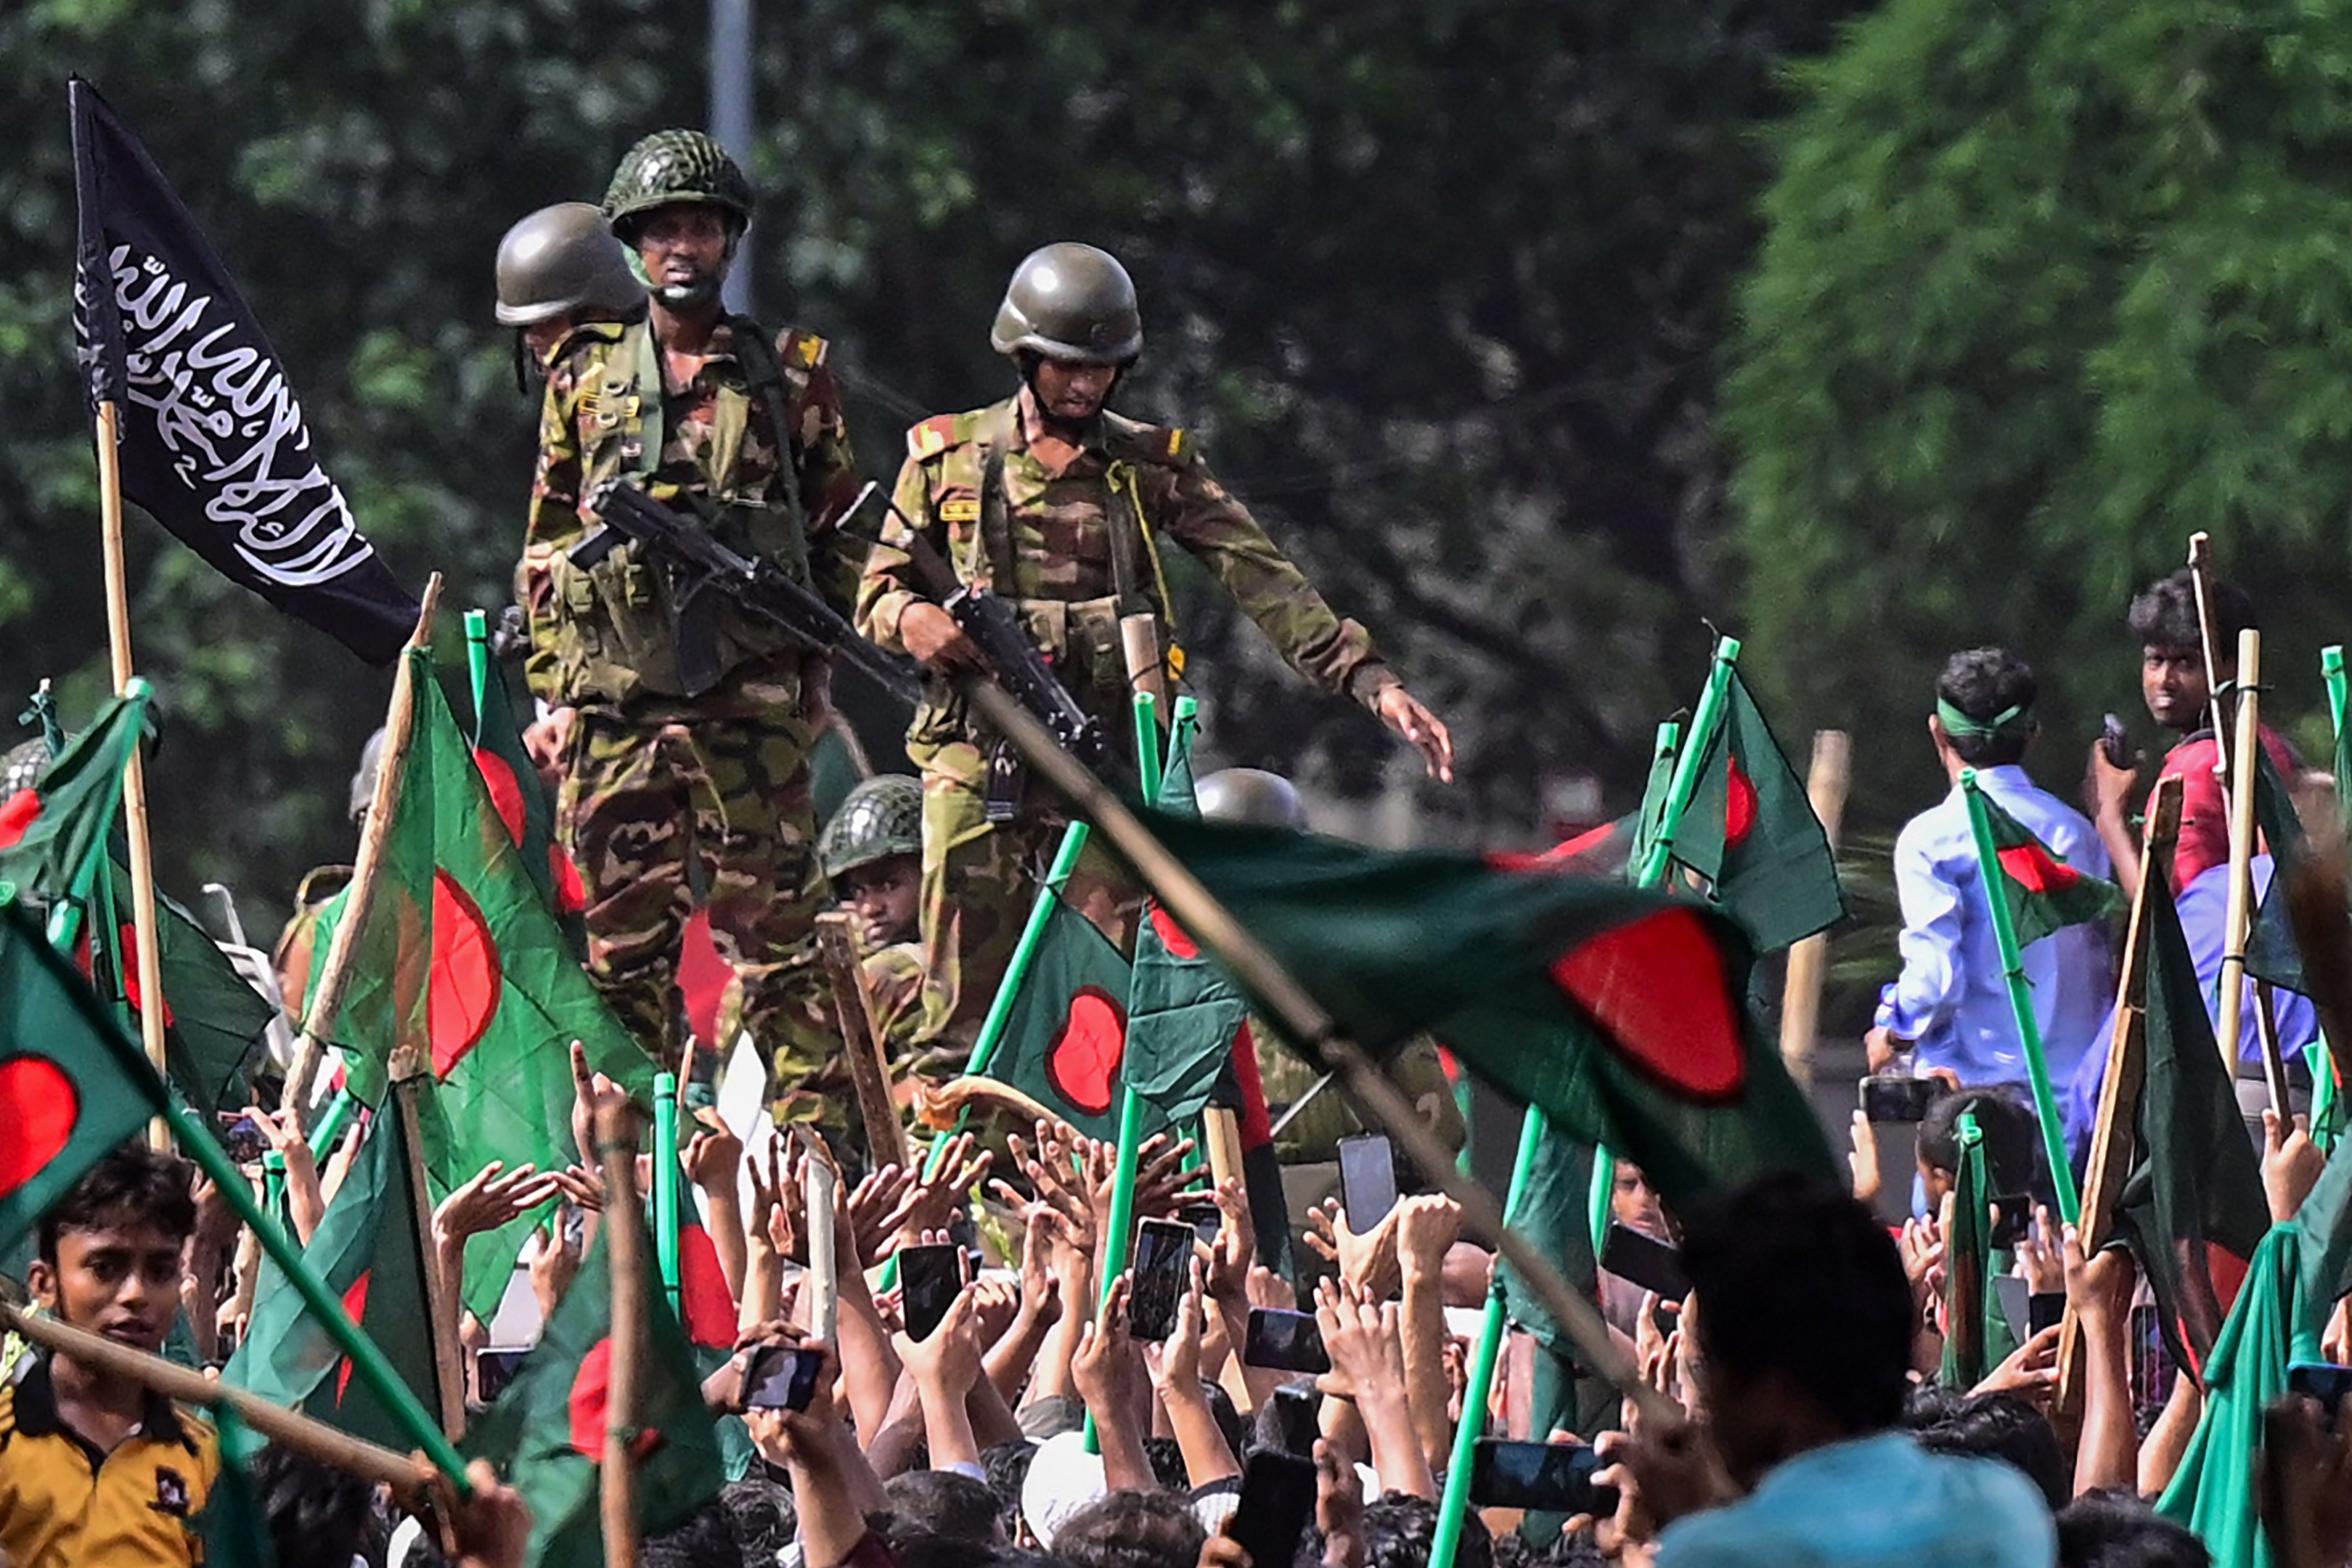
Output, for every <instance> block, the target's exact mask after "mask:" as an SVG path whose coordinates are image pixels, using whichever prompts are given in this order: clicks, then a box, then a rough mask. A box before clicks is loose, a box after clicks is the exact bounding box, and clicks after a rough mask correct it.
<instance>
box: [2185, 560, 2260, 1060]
mask: <svg viewBox="0 0 2352 1568" xmlns="http://www.w3.org/2000/svg"><path fill="white" fill-rule="evenodd" d="M2189 592H2190V595H2191V596H2192V597H2193V598H2195V600H2196V601H2197V647H2198V652H2199V653H2200V655H2201V656H2202V657H2203V658H2204V660H2205V700H2206V702H2207V703H2208V704H2209V705H2210V710H2211V713H2210V722H2211V723H2212V726H2213V771H2214V773H2217V774H2219V775H2220V776H2221V777H2222V778H2225V779H2226V778H2228V777H2229V776H2230V758H2231V755H2232V752H2231V748H2230V709H2229V706H2228V704H2229V697H2228V694H2227V693H2225V692H2224V691H2223V690H2222V689H2221V649H2220V648H2219V647H2215V646H2214V642H2213V540H2212V536H2211V535H2210V534H2206V533H2202V532H2199V533H2192V534H2190V535H2189ZM2238 679H2240V680H2244V679H2246V672H2245V671H2244V670H2242V669H2241V670H2240V671H2239V672H2238ZM2231 1048H2232V1049H2233V1050H2234V1049H2235V1048H2236V1047H2231Z"/></svg>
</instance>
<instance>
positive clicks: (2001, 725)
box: [1936, 697, 2033, 741]
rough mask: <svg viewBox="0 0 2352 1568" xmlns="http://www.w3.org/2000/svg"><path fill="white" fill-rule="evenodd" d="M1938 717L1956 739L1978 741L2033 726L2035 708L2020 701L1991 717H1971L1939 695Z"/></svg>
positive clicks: (1937, 701)
mask: <svg viewBox="0 0 2352 1568" xmlns="http://www.w3.org/2000/svg"><path fill="white" fill-rule="evenodd" d="M1936 717H1937V718H1938V719H1941V720H1942V721H1944V733H1946V734H1948V735H1949V736H1951V737H1952V738H1953V739H1954V740H1956V741H1976V740H1982V739H1984V738H1985V737H1987V736H1990V735H2000V734H2006V733H2009V732H2010V731H2016V730H2021V729H2029V728H2031V727H2032V723H2033V710H2032V707H2030V706H2029V705H2027V704H2026V703H2023V702H2019V703H2015V704H2012V705H2011V706H2010V707H2007V708H2004V709H2002V710H2000V712H1998V713H1996V714H1994V715H1993V716H1992V717H1991V718H1990V719H1971V718H1969V716H1968V715H1967V714H1966V713H1963V712H1961V711H1960V710H1958V708H1955V707H1953V706H1952V705H1951V704H1950V703H1949V702H1947V701H1945V700H1943V699H1942V698H1940V697H1938V698H1937V699H1936Z"/></svg>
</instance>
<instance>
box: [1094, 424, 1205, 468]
mask: <svg viewBox="0 0 2352 1568" xmlns="http://www.w3.org/2000/svg"><path fill="white" fill-rule="evenodd" d="M1110 429H1111V431H1112V433H1113V435H1114V436H1115V437H1117V441H1116V447H1117V448H1118V449H1119V450H1120V453H1121V455H1122V456H1125V457H1129V458H1135V459H1137V460H1139V461H1140V462H1146V463H1181V462H1184V461H1187V460H1188V458H1189V453H1188V450H1187V448H1188V443H1187V442H1186V440H1185V438H1184V432H1183V429H1182V428H1181V426H1174V425H1143V424H1139V423H1138V422H1136V421H1135V420H1132V419H1120V420H1118V423H1117V424H1114V425H1112V426H1110Z"/></svg>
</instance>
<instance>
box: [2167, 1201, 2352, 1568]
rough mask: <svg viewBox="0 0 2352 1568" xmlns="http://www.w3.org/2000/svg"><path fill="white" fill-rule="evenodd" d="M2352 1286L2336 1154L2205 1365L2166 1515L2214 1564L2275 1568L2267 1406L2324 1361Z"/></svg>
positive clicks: (2268, 1250)
mask: <svg viewBox="0 0 2352 1568" xmlns="http://www.w3.org/2000/svg"><path fill="white" fill-rule="evenodd" d="M2347 1290H2352V1160H2340V1159H2339V1160H2330V1161H2329V1162H2328V1163H2327V1168H2326V1171H2325V1172H2324V1173H2321V1175H2320V1178H2319V1184H2318V1185H2317V1186H2315V1187H2314V1188H2312V1190H2311V1195H2310V1196H2309V1197H2307V1198H2305V1200H2304V1203H2303V1207H2302V1208H2301V1209H2299V1210H2297V1211H2296V1213H2295V1216H2294V1219H2292V1220H2290V1221H2289V1222H2287V1223H2286V1224H2284V1225H2278V1226H2272V1227H2271V1232H2270V1234H2269V1235H2268V1236H2266V1237H2263V1240H2262V1243H2261V1245H2260V1246H2258V1247H2255V1249H2254V1255H2253V1258H2252V1264H2251V1266H2250V1267H2249V1268H2247V1270H2246V1278H2245V1284H2244V1286H2243V1288H2242V1289H2240V1291H2239V1292H2238V1300H2237V1304H2236V1305H2235V1306H2234V1307H2232V1308H2231V1310H2230V1315H2229V1318H2228V1320H2227V1321H2224V1322H2223V1323H2222V1325H2221V1332H2220V1333H2219V1334H2218V1335H2217V1336H2216V1337H2215V1339H2214V1341H2213V1348H2212V1353H2211V1354H2210V1356H2209V1357H2208V1358H2207V1359H2206V1363H2205V1405H2204V1408H2203V1410H2202V1412H2201V1413H2200V1415H2199V1416H2198V1419H2197V1429H2196V1431H2195V1432H2194V1434H2192V1435H2191V1436H2190V1437H2189V1451H2188V1452H2187V1453H2186V1454H2185V1455H2183V1456H2182V1457H2181V1461H2180V1468H2179V1469H2177V1470H2175V1471H2174V1472H2173V1475H2172V1483H2171V1484H2170V1485H2169V1486H2168V1487H2166V1488H2165V1489H2164V1494H2163V1496H2161V1497H2160V1498H2158V1500H2157V1504H2156V1509H2157V1511H2158V1513H2160V1514H2162V1515H2164V1516H2165V1517H2166V1518H2167V1519H2169V1520H2171V1521H2174V1522H2175V1523H2177V1524H2182V1525H2186V1526H2188V1527H2189V1529H2191V1530H2193V1531H2196V1532H2197V1533H2198V1534H2199V1535H2200V1537H2202V1538H2203V1539H2204V1542H2205V1544H2206V1545H2207V1546H2208V1547H2209V1548H2210V1550H2211V1551H2212V1553H2213V1562H2214V1564H2215V1568H2268V1564H2269V1563H2271V1562H2272V1561H2273V1558H2272V1555H2271V1550H2270V1542H2269V1541H2268V1540H2267V1539H2266V1538H2265V1537H2264V1535H2263V1528H2262V1523H2261V1520H2260V1518H2259V1516H2258V1515H2257V1514H2256V1512H2255V1502H2254V1500H2255V1497H2256V1496H2257V1493H2258V1489H2257V1487H2256V1478H2255V1466H2256V1462H2257V1458H2258V1456H2259V1454H2260V1451H2261V1448H2262V1441H2263V1407H2264V1406H2266V1405H2269V1404H2270V1403H2271V1402H2272V1401H2273V1400H2275V1399H2277V1398H2278V1397H2279V1396H2280V1395H2281V1394H2284V1393H2285V1392H2286V1372H2287V1367H2288V1365H2289V1363H2294V1362H2298V1361H2310V1362H2317V1361H2325V1360H2326V1359H2327V1358H2326V1354H2325V1352H2322V1351H2321V1350H2320V1348H2319V1336H2320V1334H2321V1332H2322V1331H2323V1330H2325V1329H2326V1325H2327V1320H2328V1317H2329V1315H2330V1314H2331V1313H2332V1312H2333V1311H2334V1310H2335V1308H2336V1301H2337V1300H2340V1299H2341V1298H2342V1297H2343V1296H2344V1295H2345V1293H2346V1292H2347Z"/></svg>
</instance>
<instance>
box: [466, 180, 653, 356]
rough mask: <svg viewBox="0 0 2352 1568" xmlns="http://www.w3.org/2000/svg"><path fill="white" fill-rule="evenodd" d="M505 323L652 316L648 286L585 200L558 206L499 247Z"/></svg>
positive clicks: (527, 223) (524, 222)
mask: <svg viewBox="0 0 2352 1568" xmlns="http://www.w3.org/2000/svg"><path fill="white" fill-rule="evenodd" d="M498 278H499V312H498V313H499V325H501V326H507V327H530V326H536V325H538V324H539V323H540V322H541V321H547V320H548V319H549V318H551V317H553V316H560V315H562V314H564V313H565V312H567V311H571V312H576V313H578V314H580V315H582V316H584V317H587V318H588V319H590V320H594V321H604V320H613V321H635V319H636V318H637V317H639V316H642V315H644V314H645V313H646V286H645V285H644V284H642V283H640V282H638V281H637V279H636V274H635V273H634V272H631V271H630V270H629V253H628V252H627V251H626V250H625V249H624V248H623V247H622V245H621V242H620V241H619V240H617V239H615V238H614V237H613V231H612V229H611V228H610V227H608V226H606V224H605V222H604V213H603V212H602V211H600V210H599V209H597V208H595V207H593V206H591V205H588V204H587V203H586V202H558V203H556V204H555V205H553V206H551V207H541V208H540V209H539V210H538V211H537V212H535V213H532V214H531V215H530V216H528V217H526V218H524V219H522V220H521V221H520V222H519V223H517V224H516V225H515V226H513V227H512V228H510V229H509V230H507V232H506V237H505V238H503V239H501V240H499V263H498Z"/></svg>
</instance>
